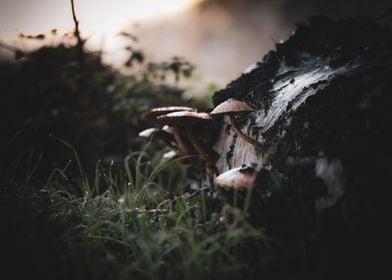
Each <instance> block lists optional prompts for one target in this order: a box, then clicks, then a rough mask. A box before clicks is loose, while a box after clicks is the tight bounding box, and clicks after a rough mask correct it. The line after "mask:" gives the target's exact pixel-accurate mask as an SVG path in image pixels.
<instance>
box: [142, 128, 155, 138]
mask: <svg viewBox="0 0 392 280" xmlns="http://www.w3.org/2000/svg"><path fill="white" fill-rule="evenodd" d="M158 131H159V128H155V127H152V128H147V129H145V130H143V131H140V132H139V134H138V136H139V137H142V138H150V137H152V136H153V135H154V133H156V132H158Z"/></svg>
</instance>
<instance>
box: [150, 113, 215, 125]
mask: <svg viewBox="0 0 392 280" xmlns="http://www.w3.org/2000/svg"><path fill="white" fill-rule="evenodd" d="M211 120H212V118H211V116H210V115H209V114H208V113H203V112H194V111H179V112H173V113H169V114H166V115H162V116H159V117H157V122H159V123H162V124H168V125H185V124H194V123H198V122H207V121H211Z"/></svg>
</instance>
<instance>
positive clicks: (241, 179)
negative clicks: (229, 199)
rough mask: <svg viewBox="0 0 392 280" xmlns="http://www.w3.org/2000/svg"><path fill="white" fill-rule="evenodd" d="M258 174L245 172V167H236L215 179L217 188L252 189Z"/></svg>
mask: <svg viewBox="0 0 392 280" xmlns="http://www.w3.org/2000/svg"><path fill="white" fill-rule="evenodd" d="M256 175H257V172H256V171H255V170H253V172H248V171H247V172H244V167H236V168H233V169H230V170H228V171H226V172H223V173H222V174H220V175H219V176H218V177H216V178H215V179H214V184H215V186H216V187H220V188H228V189H241V188H251V187H252V186H253V184H254V182H255V180H256Z"/></svg>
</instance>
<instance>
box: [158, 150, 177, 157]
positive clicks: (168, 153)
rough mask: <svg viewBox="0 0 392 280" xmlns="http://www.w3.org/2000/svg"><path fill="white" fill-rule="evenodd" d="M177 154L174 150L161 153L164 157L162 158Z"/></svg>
mask: <svg viewBox="0 0 392 280" xmlns="http://www.w3.org/2000/svg"><path fill="white" fill-rule="evenodd" d="M177 155H178V153H177V152H176V151H168V152H166V153H164V154H163V156H162V158H164V159H172V158H174V157H175V156H177Z"/></svg>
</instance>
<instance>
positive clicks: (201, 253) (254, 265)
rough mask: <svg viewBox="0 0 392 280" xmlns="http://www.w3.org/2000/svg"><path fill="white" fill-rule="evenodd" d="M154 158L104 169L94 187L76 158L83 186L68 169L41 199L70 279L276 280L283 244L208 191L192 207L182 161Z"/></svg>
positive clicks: (55, 176)
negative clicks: (273, 272) (272, 277)
mask: <svg viewBox="0 0 392 280" xmlns="http://www.w3.org/2000/svg"><path fill="white" fill-rule="evenodd" d="M64 144H65V145H66V146H67V147H68V148H71V149H73V148H72V147H71V146H70V145H69V144H67V143H65V142H64ZM147 150H148V147H146V149H144V150H143V151H141V152H136V153H130V154H129V155H128V156H127V157H126V158H125V161H124V166H123V168H117V169H115V166H114V164H110V165H109V166H106V167H104V166H102V164H101V163H98V164H97V167H96V173H95V176H93V178H92V179H91V178H88V176H87V175H86V174H84V172H83V169H82V166H81V165H80V162H79V160H78V157H77V153H76V151H74V153H75V157H76V162H77V164H78V165H79V168H80V178H79V179H78V180H76V181H75V180H73V181H72V182H71V180H70V179H69V178H67V168H68V165H69V164H67V165H66V166H65V167H64V168H62V169H55V170H54V171H53V173H52V174H51V176H50V177H49V179H48V181H47V182H46V184H45V185H44V186H43V187H42V188H41V189H40V190H39V192H37V193H36V194H34V196H33V200H34V201H35V203H36V204H35V205H36V207H35V208H36V210H39V211H41V212H42V211H44V213H45V220H46V223H47V226H46V228H47V229H48V230H49V231H50V232H51V233H50V234H49V235H48V238H49V239H52V240H51V241H50V243H51V244H53V246H54V248H55V252H56V255H57V257H58V258H59V260H61V266H62V267H63V271H66V274H67V276H66V277H65V278H69V279H202V278H208V279H224V278H226V279H254V278H255V277H256V275H257V277H263V278H264V279H268V275H269V274H268V273H269V271H268V264H269V262H270V260H272V259H273V258H274V256H275V254H276V249H277V248H278V247H279V244H278V243H277V242H275V241H273V240H271V239H269V238H267V237H266V236H265V235H264V234H263V233H262V231H261V230H258V229H256V228H254V227H252V225H250V224H249V223H248V222H247V220H246V216H247V213H246V212H245V211H243V209H238V208H235V207H232V206H230V205H227V204H226V205H220V206H219V207H216V206H215V204H216V203H215V202H214V199H212V197H211V195H210V193H209V192H207V191H205V190H202V191H200V192H199V193H198V194H197V195H195V196H194V197H192V198H191V199H190V200H186V199H185V197H184V196H183V195H181V193H182V191H183V189H184V187H185V185H187V184H189V179H188V178H187V176H186V175H187V174H186V172H185V171H184V170H183V168H182V167H181V166H180V165H179V164H178V162H177V160H161V159H160V155H161V154H160V153H155V156H153V157H151V156H150V155H149V154H148V153H147ZM32 167H33V168H36V164H32ZM31 171H33V170H31ZM28 178H31V172H29V173H28ZM199 183H200V184H202V182H199ZM71 185H73V186H74V187H73V188H72V187H70V186H71ZM77 188H79V190H77V191H75V189H77ZM169 193H172V194H173V193H174V194H177V195H175V196H174V197H173V195H168V194H169Z"/></svg>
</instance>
